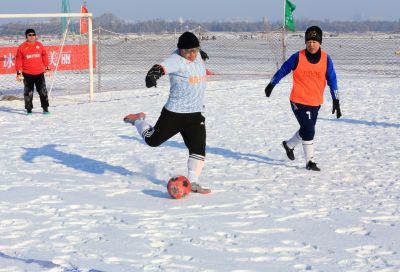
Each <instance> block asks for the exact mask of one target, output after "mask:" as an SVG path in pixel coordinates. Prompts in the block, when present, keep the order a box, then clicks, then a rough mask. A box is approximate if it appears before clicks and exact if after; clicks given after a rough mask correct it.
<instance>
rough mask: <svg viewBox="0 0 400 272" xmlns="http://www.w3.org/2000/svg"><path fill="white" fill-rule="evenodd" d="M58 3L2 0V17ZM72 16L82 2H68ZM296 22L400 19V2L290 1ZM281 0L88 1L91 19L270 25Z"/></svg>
mask: <svg viewBox="0 0 400 272" xmlns="http://www.w3.org/2000/svg"><path fill="white" fill-rule="evenodd" d="M61 2H62V1H61V0H1V13H49V12H51V13H54V12H60V11H61ZM69 2H70V6H71V11H72V12H77V11H79V7H80V5H81V4H82V3H83V0H70V1H69ZM292 2H293V3H294V4H296V6H297V9H296V11H295V13H294V16H295V18H308V19H316V20H324V19H329V20H366V19H371V20H389V21H394V20H395V21H397V20H399V19H400V0H292ZM283 3H284V0H196V1H195V0H140V1H139V0H87V7H88V9H89V11H90V12H92V13H94V16H99V15H101V14H103V13H106V12H111V13H113V14H115V15H116V16H117V17H120V18H122V19H124V20H129V21H143V20H149V19H168V20H177V19H179V18H180V17H181V18H183V19H184V20H189V19H192V20H196V21H200V22H205V21H227V20H248V21H260V20H262V17H263V16H267V17H268V19H269V20H270V21H277V20H281V18H282V17H283Z"/></svg>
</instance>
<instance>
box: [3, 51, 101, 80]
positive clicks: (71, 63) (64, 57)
mask: <svg viewBox="0 0 400 272" xmlns="http://www.w3.org/2000/svg"><path fill="white" fill-rule="evenodd" d="M45 48H46V51H47V55H48V58H49V66H50V69H51V70H52V71H54V70H55V68H56V65H57V61H59V64H58V68H57V71H63V70H85V69H89V50H88V45H87V44H80V45H64V47H63V50H62V52H61V53H60V49H61V46H45ZM17 49H18V47H0V74H14V73H15V72H16V71H15V55H16V54H17ZM95 67H96V46H95V44H93V68H95Z"/></svg>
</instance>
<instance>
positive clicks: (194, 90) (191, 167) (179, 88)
mask: <svg viewBox="0 0 400 272" xmlns="http://www.w3.org/2000/svg"><path fill="white" fill-rule="evenodd" d="M177 46H178V48H177V49H176V51H175V52H173V53H172V54H171V56H170V57H168V58H167V59H165V60H164V61H163V62H161V63H160V64H156V65H154V66H153V67H152V68H151V69H150V70H149V72H148V73H147V76H146V86H147V88H151V87H153V86H154V87H156V86H157V80H158V79H159V78H160V77H161V76H163V75H166V74H168V75H169V80H170V93H169V97H168V100H167V102H166V104H165V105H164V108H163V109H162V111H161V115H160V117H159V118H158V120H157V123H156V124H155V125H154V127H153V126H151V125H150V124H148V123H147V122H146V121H145V114H144V113H142V112H140V113H137V114H130V115H127V116H126V117H125V118H124V121H125V122H126V123H131V124H133V125H134V126H135V127H136V129H137V131H138V133H139V134H140V135H141V136H142V138H143V139H144V141H145V142H146V143H147V144H148V145H149V146H152V147H155V146H159V145H161V144H162V143H163V142H165V141H167V140H168V139H170V138H171V137H173V136H174V135H176V134H177V133H180V134H181V135H182V138H183V141H184V143H185V145H186V147H187V148H188V150H189V158H188V162H187V167H188V176H187V177H188V179H189V181H190V182H191V184H192V191H194V192H196V191H197V190H198V191H202V192H204V191H203V188H201V187H200V186H199V184H198V180H199V176H200V174H201V171H202V169H203V167H204V159H205V153H206V152H205V149H206V127H205V118H204V116H203V115H202V111H203V107H204V92H205V89H206V81H207V75H206V67H205V63H204V60H203V59H202V57H201V54H200V51H201V50H200V42H199V40H198V38H197V37H196V36H195V35H194V34H193V33H191V32H185V33H183V34H182V35H181V36H180V37H179V40H178V45H177ZM201 53H202V55H205V56H207V54H205V53H204V52H203V51H202V52H201ZM207 58H208V56H207Z"/></svg>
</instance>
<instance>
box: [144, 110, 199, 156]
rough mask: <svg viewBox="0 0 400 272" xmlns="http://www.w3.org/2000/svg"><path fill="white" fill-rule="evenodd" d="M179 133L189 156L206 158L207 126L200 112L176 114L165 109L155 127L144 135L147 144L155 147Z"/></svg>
mask: <svg viewBox="0 0 400 272" xmlns="http://www.w3.org/2000/svg"><path fill="white" fill-rule="evenodd" d="M177 133H180V134H181V135H182V138H183V141H184V142H185V145H186V147H187V148H188V149H189V154H197V155H201V156H205V154H206V126H205V118H204V116H203V115H202V114H201V113H200V112H194V113H176V112H171V111H168V110H166V109H165V108H164V109H163V110H162V111H161V115H160V117H159V118H158V120H157V123H156V124H155V126H154V127H153V128H151V129H150V130H149V131H147V132H144V133H143V135H144V136H145V137H144V138H145V141H146V143H147V144H148V145H149V146H153V147H154V146H159V145H161V144H162V143H163V142H165V141H166V140H168V139H169V138H171V137H173V136H174V135H176V134H177Z"/></svg>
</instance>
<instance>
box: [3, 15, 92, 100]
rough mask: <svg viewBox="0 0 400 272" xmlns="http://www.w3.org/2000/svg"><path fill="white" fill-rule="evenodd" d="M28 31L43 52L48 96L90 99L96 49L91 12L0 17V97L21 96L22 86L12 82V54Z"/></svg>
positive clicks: (24, 39)
mask: <svg viewBox="0 0 400 272" xmlns="http://www.w3.org/2000/svg"><path fill="white" fill-rule="evenodd" d="M30 28H32V29H34V30H35V32H36V40H37V41H39V42H41V43H42V44H43V45H44V47H45V49H46V52H47V56H48V61H49V68H50V71H51V72H50V73H49V74H48V75H47V76H46V86H47V90H48V92H49V96H50V97H51V98H52V97H53V98H54V97H58V96H70V95H74V97H79V96H81V97H82V99H86V100H87V99H89V100H93V92H94V91H93V69H94V68H95V67H96V62H95V52H96V48H95V46H94V45H93V43H92V14H91V13H52V14H0V61H1V63H0V82H1V83H0V92H1V93H0V95H16V96H22V95H23V89H24V86H23V83H21V82H18V81H17V80H16V67H15V65H16V53H17V50H18V47H19V45H21V44H22V43H23V42H25V41H26V37H25V30H26V29H30Z"/></svg>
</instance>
